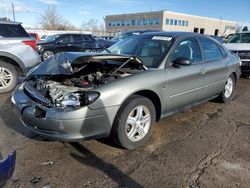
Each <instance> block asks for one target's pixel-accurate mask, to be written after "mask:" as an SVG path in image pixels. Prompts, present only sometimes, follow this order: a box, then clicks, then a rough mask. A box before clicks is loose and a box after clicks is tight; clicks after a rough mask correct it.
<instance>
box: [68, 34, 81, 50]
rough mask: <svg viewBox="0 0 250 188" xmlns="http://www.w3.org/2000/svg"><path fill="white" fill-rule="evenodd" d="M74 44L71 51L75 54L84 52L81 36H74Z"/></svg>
mask: <svg viewBox="0 0 250 188" xmlns="http://www.w3.org/2000/svg"><path fill="white" fill-rule="evenodd" d="M72 37H73V42H72V47H71V51H74V52H81V51H82V42H83V41H82V36H81V35H80V34H73V35H72Z"/></svg>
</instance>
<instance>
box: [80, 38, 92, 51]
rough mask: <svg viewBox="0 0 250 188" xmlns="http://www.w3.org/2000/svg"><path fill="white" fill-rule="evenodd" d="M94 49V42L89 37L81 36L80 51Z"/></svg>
mask: <svg viewBox="0 0 250 188" xmlns="http://www.w3.org/2000/svg"><path fill="white" fill-rule="evenodd" d="M94 48H95V41H94V39H93V37H92V36H91V35H82V51H83V52H84V51H86V50H92V49H94Z"/></svg>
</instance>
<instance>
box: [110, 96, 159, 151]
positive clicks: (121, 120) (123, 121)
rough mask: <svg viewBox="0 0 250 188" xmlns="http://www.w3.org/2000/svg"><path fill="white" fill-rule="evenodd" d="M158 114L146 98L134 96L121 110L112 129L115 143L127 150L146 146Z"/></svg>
mask: <svg viewBox="0 0 250 188" xmlns="http://www.w3.org/2000/svg"><path fill="white" fill-rule="evenodd" d="M155 119H156V112H155V107H154V104H153V103H152V102H151V100H149V99H148V98H146V97H143V96H139V95H133V96H131V97H130V98H128V99H127V100H126V101H125V102H124V103H123V104H122V106H121V108H120V109H119V111H118V113H117V115H116V118H115V121H114V124H113V128H112V133H111V134H112V137H113V139H114V141H115V142H116V143H117V144H118V145H120V146H122V147H123V148H126V149H136V148H138V147H140V146H143V145H145V144H146V142H147V141H148V139H149V138H150V135H151V133H152V130H153V124H154V123H155Z"/></svg>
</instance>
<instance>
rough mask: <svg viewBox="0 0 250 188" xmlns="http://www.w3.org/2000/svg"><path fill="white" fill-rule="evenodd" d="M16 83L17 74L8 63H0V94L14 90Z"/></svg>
mask: <svg viewBox="0 0 250 188" xmlns="http://www.w3.org/2000/svg"><path fill="white" fill-rule="evenodd" d="M17 83H18V72H17V70H16V68H15V66H13V65H12V64H10V63H6V62H3V61H0V94H2V93H8V92H10V91H12V90H13V89H15V87H16V85H17Z"/></svg>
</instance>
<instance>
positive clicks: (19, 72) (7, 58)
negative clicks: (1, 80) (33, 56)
mask: <svg viewBox="0 0 250 188" xmlns="http://www.w3.org/2000/svg"><path fill="white" fill-rule="evenodd" d="M0 61H4V62H8V63H10V64H11V65H13V66H14V67H15V68H16V70H17V72H18V74H19V75H23V71H22V68H21V67H20V65H19V64H18V63H17V62H16V61H15V60H13V59H11V58H9V57H5V56H0Z"/></svg>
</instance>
